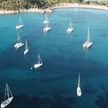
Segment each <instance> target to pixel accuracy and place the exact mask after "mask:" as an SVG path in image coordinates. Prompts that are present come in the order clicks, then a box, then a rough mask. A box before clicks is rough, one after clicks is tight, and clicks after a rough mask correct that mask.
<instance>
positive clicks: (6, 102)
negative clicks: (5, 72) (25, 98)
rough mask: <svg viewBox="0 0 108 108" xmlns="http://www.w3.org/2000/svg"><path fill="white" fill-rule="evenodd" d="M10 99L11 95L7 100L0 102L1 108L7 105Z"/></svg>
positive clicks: (11, 98)
mask: <svg viewBox="0 0 108 108" xmlns="http://www.w3.org/2000/svg"><path fill="white" fill-rule="evenodd" d="M12 100H13V97H10V98H8V99H7V100H5V101H3V102H2V103H1V108H5V107H6V106H8V105H9V104H10V103H11V101H12Z"/></svg>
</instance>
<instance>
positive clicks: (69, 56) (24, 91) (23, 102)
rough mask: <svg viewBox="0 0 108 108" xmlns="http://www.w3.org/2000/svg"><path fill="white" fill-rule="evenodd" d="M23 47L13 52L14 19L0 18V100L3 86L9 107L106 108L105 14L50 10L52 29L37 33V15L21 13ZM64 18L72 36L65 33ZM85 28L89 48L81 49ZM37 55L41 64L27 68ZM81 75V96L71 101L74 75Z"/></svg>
mask: <svg viewBox="0 0 108 108" xmlns="http://www.w3.org/2000/svg"><path fill="white" fill-rule="evenodd" d="M21 17H22V19H23V22H24V25H25V27H24V29H22V30H20V31H19V32H20V36H21V38H22V40H23V41H25V40H27V41H28V45H29V49H30V51H29V53H28V55H27V56H24V55H23V51H24V48H21V49H19V50H15V49H14V47H13V46H14V44H15V42H16V39H17V31H16V30H15V26H16V24H17V23H18V14H15V15H1V16H0V61H1V62H0V88H1V89H0V93H1V95H0V97H1V100H2V99H3V93H4V87H5V83H6V82H8V84H9V86H10V88H11V90H12V93H13V95H14V96H15V98H14V100H13V101H12V103H11V104H10V105H9V106H8V107H9V108H19V107H20V108H91V107H92V108H107V107H108V93H107V92H108V86H107V83H108V60H107V55H108V50H107V48H108V35H107V34H108V11H104V10H93V9H78V8H72V9H71V8H69V9H56V10H55V11H54V13H52V14H50V15H48V17H49V20H50V26H51V27H52V30H51V31H50V32H48V33H47V34H45V33H44V32H43V27H44V25H43V20H44V15H43V14H36V13H23V14H21ZM70 19H71V20H72V24H73V27H74V29H75V30H74V32H72V33H71V34H67V33H66V29H67V27H68V24H69V21H70ZM88 26H89V28H90V35H91V40H92V41H93V42H94V45H93V46H92V47H91V48H90V49H89V50H85V49H83V47H82V44H83V43H84V41H85V40H86V37H87V29H88ZM38 53H39V54H40V56H41V58H42V60H43V63H44V65H43V66H42V67H41V68H40V69H39V70H37V71H36V70H34V69H32V70H31V69H30V68H31V67H33V65H34V63H35V62H36V60H37V54H38ZM78 73H80V74H81V88H82V94H83V95H82V96H81V97H77V96H76V87H77V75H78Z"/></svg>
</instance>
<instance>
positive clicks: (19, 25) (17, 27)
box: [16, 16, 24, 29]
mask: <svg viewBox="0 0 108 108" xmlns="http://www.w3.org/2000/svg"><path fill="white" fill-rule="evenodd" d="M23 27H24V25H23V21H22V19H21V16H19V24H18V25H16V29H21V28H23Z"/></svg>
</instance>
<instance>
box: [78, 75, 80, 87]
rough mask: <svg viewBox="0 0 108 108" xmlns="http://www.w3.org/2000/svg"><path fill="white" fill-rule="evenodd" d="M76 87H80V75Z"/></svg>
mask: <svg viewBox="0 0 108 108" xmlns="http://www.w3.org/2000/svg"><path fill="white" fill-rule="evenodd" d="M78 87H80V74H79V75H78Z"/></svg>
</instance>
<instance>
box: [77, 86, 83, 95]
mask: <svg viewBox="0 0 108 108" xmlns="http://www.w3.org/2000/svg"><path fill="white" fill-rule="evenodd" d="M81 95H82V92H81V88H80V87H79V86H78V87H77V96H81Z"/></svg>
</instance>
